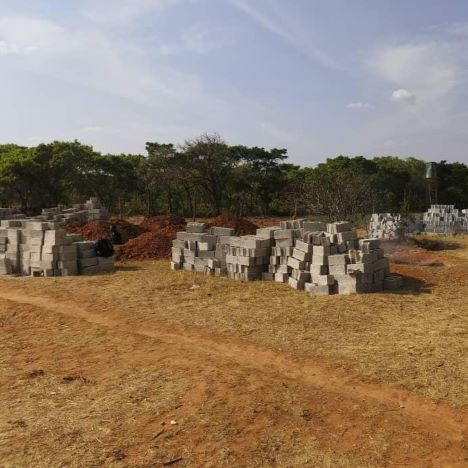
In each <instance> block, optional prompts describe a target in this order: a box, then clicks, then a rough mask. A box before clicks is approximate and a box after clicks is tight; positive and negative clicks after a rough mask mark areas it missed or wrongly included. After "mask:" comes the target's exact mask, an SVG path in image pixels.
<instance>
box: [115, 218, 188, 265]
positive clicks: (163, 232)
mask: <svg viewBox="0 0 468 468" xmlns="http://www.w3.org/2000/svg"><path fill="white" fill-rule="evenodd" d="M140 226H141V228H142V229H144V230H145V231H148V232H146V233H144V234H142V235H140V236H138V237H136V238H135V239H132V240H130V241H129V242H127V243H126V244H125V245H122V246H121V247H120V249H119V251H118V253H117V258H118V259H119V260H144V259H149V258H152V259H162V258H170V256H171V248H172V240H173V239H175V237H176V234H177V232H178V231H184V230H185V227H186V226H187V222H186V221H185V219H184V218H181V217H180V216H175V215H162V216H153V217H150V218H145V219H144V220H143V221H142V222H141V223H140Z"/></svg>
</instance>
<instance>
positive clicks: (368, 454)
mask: <svg viewBox="0 0 468 468" xmlns="http://www.w3.org/2000/svg"><path fill="white" fill-rule="evenodd" d="M456 242H457V246H458V247H457V248H455V249H453V248H451V249H450V250H443V251H438V252H429V253H428V252H422V251H420V250H418V249H413V252H412V253H411V249H406V250H405V253H404V257H405V259H406V261H405V264H398V265H394V266H393V268H394V270H395V271H398V272H399V273H401V274H403V275H404V276H405V283H406V285H405V288H404V289H403V290H402V291H399V292H397V293H387V294H373V295H365V296H356V295H352V296H332V297H320V298H315V297H310V296H308V295H307V294H305V293H303V292H298V291H293V290H291V289H289V288H288V287H287V286H285V285H277V284H272V283H263V282H258V283H241V282H233V281H228V280H227V279H225V278H206V277H203V276H200V275H197V274H194V273H190V272H171V271H170V270H169V267H168V264H167V262H150V261H148V262H139V263H130V264H125V265H121V266H120V268H119V270H118V271H117V272H116V273H115V274H113V275H107V276H105V275H104V276H96V277H78V278H57V279H53V278H1V279H0V401H1V402H2V406H1V409H0V460H1V462H0V465H1V466H5V467H22V466H25V467H31V466H34V467H35V466H38V467H46V466H47V467H55V466H72V467H81V466H137V467H153V466H180V467H182V466H212V467H218V466H228V465H231V466H246V467H251V466H284V467H294V466H313V467H315V466H317V467H322V466H323V467H366V466H411V467H452V466H459V467H462V466H467V463H468V451H467V445H466V444H467V442H466V436H467V424H466V421H467V420H468V418H467V416H468V410H467V408H468V375H467V374H468V372H467V362H466V356H467V316H468V306H467V300H466V299H467V297H468V294H467V293H468V239H466V238H464V239H463V238H459V239H456ZM422 255H424V262H426V261H427V260H428V258H429V260H430V259H431V258H432V257H433V259H434V262H431V261H429V264H434V265H438V266H428V264H424V265H421V264H420V263H421V262H419V261H415V263H417V264H416V265H414V264H411V262H410V260H411V258H415V259H416V260H418V259H419V257H418V256H422ZM431 256H432V257H431ZM408 259H409V260H408ZM436 260H437V261H436ZM440 264H443V266H440ZM194 285H195V287H194Z"/></svg>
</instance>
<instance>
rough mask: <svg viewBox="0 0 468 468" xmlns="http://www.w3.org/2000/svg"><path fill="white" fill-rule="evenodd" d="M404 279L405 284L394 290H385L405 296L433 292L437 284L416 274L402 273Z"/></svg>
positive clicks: (388, 292)
mask: <svg viewBox="0 0 468 468" xmlns="http://www.w3.org/2000/svg"><path fill="white" fill-rule="evenodd" d="M398 276H400V277H401V278H402V279H403V286H402V287H401V288H400V289H396V290H394V291H384V292H385V293H386V294H398V295H403V296H419V295H420V294H431V293H432V290H433V288H434V286H435V284H433V283H429V282H427V281H423V280H421V279H419V278H415V277H414V276H408V275H401V274H399V275H398Z"/></svg>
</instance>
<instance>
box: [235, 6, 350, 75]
mask: <svg viewBox="0 0 468 468" xmlns="http://www.w3.org/2000/svg"><path fill="white" fill-rule="evenodd" d="M229 1H230V3H231V4H232V5H233V6H234V7H236V8H237V9H238V10H240V11H241V12H243V13H244V14H246V15H247V16H248V17H250V18H251V19H252V20H253V21H255V22H256V23H257V24H259V25H260V26H261V27H263V28H264V29H266V30H267V31H270V32H271V33H273V34H276V35H277V36H279V37H281V38H282V39H284V40H285V41H286V42H288V43H289V44H290V45H291V46H293V47H294V48H295V49H296V50H297V51H298V52H300V53H301V54H303V55H305V56H307V57H308V58H309V59H311V60H313V61H314V62H315V63H317V64H319V65H321V66H323V67H326V68H330V69H333V70H339V71H344V67H343V66H342V65H341V64H340V63H338V62H337V61H335V60H334V59H333V58H332V57H330V56H329V55H328V54H327V53H326V52H324V51H323V50H322V49H321V48H320V47H318V46H316V45H315V43H314V41H313V40H312V38H311V37H308V35H307V32H306V30H305V29H304V28H303V27H300V26H299V25H295V26H294V27H291V26H290V25H287V24H285V21H284V17H282V16H281V14H279V15H278V14H275V13H274V11H280V12H281V13H283V14H284V12H285V10H284V8H283V9H279V8H278V5H277V4H276V3H274V2H269V3H268V4H269V5H273V6H276V8H275V9H274V11H272V10H268V11H265V10H267V9H265V8H264V9H262V8H261V7H260V8H259V7H258V4H259V2H258V1H257V2H255V3H254V2H251V1H248V0H229ZM254 5H255V6H254ZM263 5H265V4H263Z"/></svg>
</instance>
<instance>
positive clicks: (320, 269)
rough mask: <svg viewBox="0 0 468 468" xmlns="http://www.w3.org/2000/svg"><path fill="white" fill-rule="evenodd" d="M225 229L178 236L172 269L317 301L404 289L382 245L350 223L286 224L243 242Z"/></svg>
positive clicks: (196, 229)
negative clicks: (260, 283)
mask: <svg viewBox="0 0 468 468" xmlns="http://www.w3.org/2000/svg"><path fill="white" fill-rule="evenodd" d="M219 229H220V228H216V227H212V228H210V229H209V230H208V228H207V227H206V226H205V225H204V224H202V223H192V224H188V225H187V231H186V232H179V233H177V239H176V240H174V241H173V249H172V263H171V267H172V269H174V270H178V269H185V270H196V271H199V272H203V273H205V274H210V273H215V274H217V275H219V274H222V273H227V275H228V277H229V278H232V279H242V280H246V281H249V280H257V279H263V280H270V281H273V280H274V281H277V282H288V283H289V285H290V286H291V287H293V288H294V289H301V290H306V291H307V292H309V293H311V294H313V295H328V294H347V293H368V292H377V291H382V290H383V289H397V288H399V287H400V286H401V284H402V281H401V278H400V277H398V276H392V275H390V270H389V262H388V259H387V258H385V256H384V251H383V250H382V249H381V248H380V241H379V240H378V239H358V236H357V233H356V231H355V230H354V229H353V227H352V225H351V224H350V223H347V222H337V223H330V224H324V223H318V222H310V221H305V220H294V221H282V222H281V225H280V226H278V227H273V228H262V229H258V230H257V233H256V235H249V236H240V237H238V236H233V235H232V234H233V233H232V231H231V232H228V231H219Z"/></svg>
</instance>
